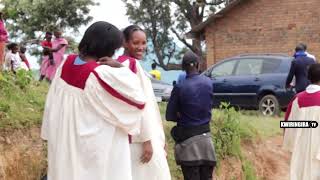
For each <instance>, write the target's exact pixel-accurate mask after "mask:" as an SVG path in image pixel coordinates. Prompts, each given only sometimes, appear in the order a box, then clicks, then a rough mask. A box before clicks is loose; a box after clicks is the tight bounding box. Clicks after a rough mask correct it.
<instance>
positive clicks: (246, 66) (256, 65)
mask: <svg viewBox="0 0 320 180" xmlns="http://www.w3.org/2000/svg"><path fill="white" fill-rule="evenodd" d="M262 65H263V60H262V59H241V60H240V61H239V64H238V66H237V69H236V72H235V75H257V74H261V70H262Z"/></svg>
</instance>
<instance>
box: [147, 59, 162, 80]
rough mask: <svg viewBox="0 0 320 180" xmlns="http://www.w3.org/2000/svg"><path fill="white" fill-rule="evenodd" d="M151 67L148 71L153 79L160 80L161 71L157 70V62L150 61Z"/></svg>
mask: <svg viewBox="0 0 320 180" xmlns="http://www.w3.org/2000/svg"><path fill="white" fill-rule="evenodd" d="M151 68H152V70H151V71H150V72H149V74H151V75H152V77H154V78H155V79H157V80H161V72H160V71H159V70H157V64H156V63H152V64H151Z"/></svg>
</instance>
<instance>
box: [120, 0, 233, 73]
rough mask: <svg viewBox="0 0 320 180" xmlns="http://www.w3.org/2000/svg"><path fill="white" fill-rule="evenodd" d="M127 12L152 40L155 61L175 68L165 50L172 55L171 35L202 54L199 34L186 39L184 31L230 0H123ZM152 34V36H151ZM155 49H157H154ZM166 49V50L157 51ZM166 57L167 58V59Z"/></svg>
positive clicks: (172, 43) (164, 66)
mask: <svg viewBox="0 0 320 180" xmlns="http://www.w3.org/2000/svg"><path fill="white" fill-rule="evenodd" d="M123 2H125V4H126V7H127V15H128V16H129V18H130V19H131V20H132V21H133V23H136V24H140V25H142V26H143V27H144V28H145V29H146V30H147V32H148V35H149V37H150V38H152V39H156V41H154V40H153V41H152V43H153V45H154V51H155V53H156V56H157V58H158V62H159V64H160V66H161V67H163V68H164V69H165V70H171V69H177V68H178V67H179V66H177V65H173V64H171V63H170V59H169V58H170V57H169V56H168V53H169V55H170V53H171V54H175V53H173V52H172V50H176V48H172V47H175V43H174V42H172V40H173V37H172V36H171V34H174V35H175V36H176V38H177V39H179V41H181V42H182V43H183V44H184V45H185V46H186V47H188V48H189V49H191V50H192V51H194V52H195V53H197V54H198V55H200V56H201V57H202V55H203V54H202V48H201V41H200V37H195V39H192V42H191V43H190V42H188V41H187V39H186V38H185V36H184V35H185V34H186V33H187V32H188V31H190V30H191V29H192V28H194V27H196V26H197V25H199V24H200V23H202V22H203V21H204V20H205V19H206V18H207V16H208V15H210V14H212V13H215V12H216V11H217V10H218V9H221V8H222V7H223V6H225V5H227V4H228V3H231V2H232V0H170V1H169V0H123ZM154 37H156V38H154ZM157 48H158V49H157ZM161 50H162V51H167V52H168V53H161ZM168 59H169V60H168Z"/></svg>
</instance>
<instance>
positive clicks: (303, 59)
mask: <svg viewBox="0 0 320 180" xmlns="http://www.w3.org/2000/svg"><path fill="white" fill-rule="evenodd" d="M315 63H316V62H315V61H314V60H313V59H311V58H309V57H307V56H297V57H296V58H295V59H294V60H293V61H292V62H291V67H290V71H289V74H288V77H287V81H286V87H289V85H290V83H291V81H292V79H293V76H294V77H295V78H296V86H295V88H296V91H297V93H299V92H302V91H304V90H305V89H306V87H307V86H308V85H309V84H310V81H309V80H308V67H309V66H310V65H311V64H315Z"/></svg>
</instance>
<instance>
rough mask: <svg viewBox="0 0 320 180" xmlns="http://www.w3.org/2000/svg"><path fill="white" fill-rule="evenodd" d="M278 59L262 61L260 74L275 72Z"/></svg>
mask: <svg viewBox="0 0 320 180" xmlns="http://www.w3.org/2000/svg"><path fill="white" fill-rule="evenodd" d="M280 63H281V60H280V59H264V60H263V66H262V72H261V73H262V74H268V73H273V72H275V71H276V70H277V69H278V67H279V66H280Z"/></svg>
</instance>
